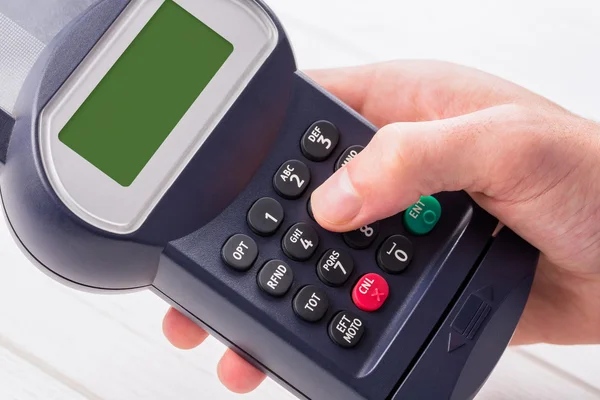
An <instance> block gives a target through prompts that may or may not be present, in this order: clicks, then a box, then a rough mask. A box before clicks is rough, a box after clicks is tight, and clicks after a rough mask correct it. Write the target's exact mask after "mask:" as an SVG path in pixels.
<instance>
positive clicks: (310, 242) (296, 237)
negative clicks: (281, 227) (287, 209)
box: [283, 222, 319, 261]
mask: <svg viewBox="0 0 600 400" xmlns="http://www.w3.org/2000/svg"><path fill="white" fill-rule="evenodd" d="M317 247H319V235H318V234H317V231H315V229H314V228H313V227H312V226H310V225H308V224H305V223H303V222H301V223H299V224H296V225H294V226H292V227H291V228H290V229H289V230H288V231H287V233H286V234H285V236H284V238H283V251H284V252H285V254H286V255H287V256H288V257H289V258H291V259H293V260H296V261H306V260H308V259H309V258H311V257H312V256H313V254H315V251H317Z"/></svg>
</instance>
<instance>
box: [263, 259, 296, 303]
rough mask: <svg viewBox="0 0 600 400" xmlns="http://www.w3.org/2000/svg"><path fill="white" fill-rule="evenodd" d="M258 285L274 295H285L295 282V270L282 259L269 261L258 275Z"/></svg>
mask: <svg viewBox="0 0 600 400" xmlns="http://www.w3.org/2000/svg"><path fill="white" fill-rule="evenodd" d="M257 282H258V286H259V287H260V288H261V289H262V290H263V291H264V292H265V293H268V294H270V295H271V296H274V297H281V296H283V295H285V294H286V293H287V292H288V290H290V288H291V287H292V283H293V282H294V272H293V271H292V269H291V268H290V266H289V265H287V264H286V263H284V262H283V261H280V260H271V261H269V262H267V263H266V264H265V265H264V266H263V267H262V268H261V270H260V272H259V273H258V276H257Z"/></svg>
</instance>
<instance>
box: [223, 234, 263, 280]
mask: <svg viewBox="0 0 600 400" xmlns="http://www.w3.org/2000/svg"><path fill="white" fill-rule="evenodd" d="M221 256H222V258H223V261H225V264H227V265H229V266H230V267H231V268H233V269H235V270H237V271H241V272H244V271H247V270H249V269H250V267H252V264H254V261H256V258H257V257H258V246H257V245H256V242H255V241H254V240H253V239H252V238H251V237H250V236H246V235H242V234H238V235H235V236H233V237H231V238H230V239H229V240H228V241H227V243H225V246H223V250H222V251H221Z"/></svg>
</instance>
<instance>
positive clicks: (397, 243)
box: [377, 235, 413, 274]
mask: <svg viewBox="0 0 600 400" xmlns="http://www.w3.org/2000/svg"><path fill="white" fill-rule="evenodd" d="M412 258H413V245H412V243H411V242H410V240H408V239H407V238H406V237H404V236H402V235H394V236H392V237H390V238H388V239H387V240H386V241H385V242H384V243H383V245H382V246H381V247H380V248H379V251H378V252H377V264H379V267H380V268H381V269H382V270H384V271H385V272H389V273H390V274H399V273H401V272H402V271H404V270H405V269H406V268H407V267H408V266H409V264H410V262H411V261H412Z"/></svg>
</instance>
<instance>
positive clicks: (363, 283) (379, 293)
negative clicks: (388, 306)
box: [352, 274, 390, 312]
mask: <svg viewBox="0 0 600 400" xmlns="http://www.w3.org/2000/svg"><path fill="white" fill-rule="evenodd" d="M389 294H390V287H389V285H388V283H387V282H386V280H385V279H383V278H382V277H381V276H380V275H377V274H367V275H365V276H363V277H362V278H360V279H359V281H358V283H357V284H356V286H355V287H354V290H352V300H353V301H354V304H355V305H356V307H358V308H359V309H361V310H363V311H367V312H372V311H377V310H379V309H380V308H381V307H382V306H383V304H384V303H385V301H386V300H387V298H388V296H389Z"/></svg>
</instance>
